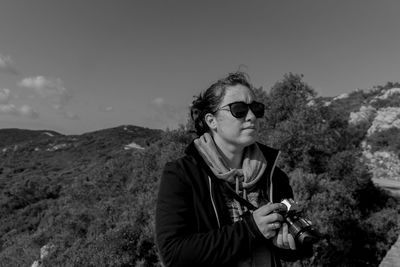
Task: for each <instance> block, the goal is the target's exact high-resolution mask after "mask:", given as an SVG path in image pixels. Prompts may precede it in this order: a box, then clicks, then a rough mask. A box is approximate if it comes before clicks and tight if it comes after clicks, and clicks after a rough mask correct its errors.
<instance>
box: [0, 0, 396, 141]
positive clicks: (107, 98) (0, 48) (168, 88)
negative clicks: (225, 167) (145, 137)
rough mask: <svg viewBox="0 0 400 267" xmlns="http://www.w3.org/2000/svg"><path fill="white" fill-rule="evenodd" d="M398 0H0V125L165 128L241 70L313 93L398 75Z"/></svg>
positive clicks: (366, 85) (267, 82)
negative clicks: (290, 79) (291, 80)
mask: <svg viewBox="0 0 400 267" xmlns="http://www.w3.org/2000/svg"><path fill="white" fill-rule="evenodd" d="M399 10H400V1H397V0H393V1H389V0H381V1H372V0H358V1H355V0H335V1H333V0H326V1H321V0H319V1H318V0H313V1H311V0H302V1H298V0H297V1H296V0H292V1H288V0H279V1H265V0H264V1H223V0H219V1H208V0H205V1H204V0H203V1H188V0H181V1H178V0H159V1H155V0H146V1H135V0H115V1H103V0H84V1H82V0H68V1H62V0H35V1H31V0H2V1H1V2H0V128H23V129H46V130H55V131H58V132H60V133H63V134H82V133H85V132H90V131H95V130H99V129H104V128H110V127H116V126H120V125H128V124H129V125H137V126H142V127H148V128H154V129H166V128H167V127H168V128H170V129H173V128H175V127H177V126H178V125H179V124H180V123H185V122H186V120H187V115H188V106H189V105H190V103H191V101H192V100H193V96H195V95H198V94H199V93H200V92H201V91H202V90H204V89H206V88H207V87H209V86H210V85H211V84H212V83H213V82H215V81H216V80H218V79H220V78H223V77H225V76H226V75H227V74H228V73H230V72H235V71H237V70H241V71H245V72H247V73H248V74H249V76H250V79H251V83H252V84H253V85H255V86H256V87H260V86H262V87H263V88H264V90H266V91H268V90H270V88H271V87H272V86H273V85H274V84H275V83H276V82H278V81H280V80H281V79H283V76H284V75H285V74H286V73H289V72H292V73H296V74H303V75H304V81H305V82H306V83H308V84H309V85H310V86H311V87H313V88H314V89H315V91H316V92H317V93H318V96H337V95H340V94H343V93H348V92H351V91H354V90H356V89H365V90H367V89H371V88H372V87H374V86H376V85H384V84H386V82H388V81H392V82H397V81H400V75H399V74H400V53H399V48H400V19H399V18H398V11H399Z"/></svg>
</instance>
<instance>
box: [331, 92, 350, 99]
mask: <svg viewBox="0 0 400 267" xmlns="http://www.w3.org/2000/svg"><path fill="white" fill-rule="evenodd" d="M348 97H349V94H348V93H344V94H341V95H338V96H336V97H335V98H333V101H336V100H339V99H345V98H348Z"/></svg>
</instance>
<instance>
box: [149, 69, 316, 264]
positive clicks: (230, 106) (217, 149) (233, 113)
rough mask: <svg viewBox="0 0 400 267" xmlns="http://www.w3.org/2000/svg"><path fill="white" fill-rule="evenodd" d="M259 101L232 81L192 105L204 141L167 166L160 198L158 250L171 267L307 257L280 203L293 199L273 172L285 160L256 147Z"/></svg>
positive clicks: (241, 80)
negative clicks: (296, 241)
mask: <svg viewBox="0 0 400 267" xmlns="http://www.w3.org/2000/svg"><path fill="white" fill-rule="evenodd" d="M255 98H256V96H255V94H254V92H253V91H252V86H251V85H250V84H249V82H248V81H247V79H246V76H245V75H244V74H243V73H234V74H230V75H229V76H228V77H226V78H224V79H221V80H219V81H217V82H216V83H214V84H213V85H211V86H210V87H209V88H208V89H207V90H206V91H205V92H204V93H203V94H200V96H199V97H198V98H197V99H195V100H194V101H193V105H192V107H191V115H192V119H193V120H194V124H195V128H196V132H197V134H198V136H199V137H198V138H197V139H195V140H194V141H193V142H192V143H191V144H190V145H189V146H188V147H187V149H186V151H185V156H184V157H182V158H180V159H178V160H176V161H174V162H170V163H167V164H166V166H165V169H164V173H163V176H162V178H161V183H160V188H159V193H158V200H157V208H156V242H157V245H158V249H159V251H160V256H161V259H162V261H163V263H164V264H165V265H166V266H280V259H286V260H296V259H298V258H299V257H300V256H301V255H302V254H304V251H301V250H300V249H296V244H295V242H294V240H293V237H292V236H291V235H290V234H289V233H288V227H287V225H286V223H284V222H283V218H282V216H281V215H280V214H279V211H280V210H284V209H285V206H284V205H283V204H280V203H279V202H280V201H281V200H282V199H283V198H292V197H293V192H292V189H291V187H290V186H289V183H288V177H287V176H286V175H285V174H284V173H283V172H282V171H281V170H280V169H279V168H277V167H275V164H276V160H277V157H278V155H279V152H278V151H277V150H274V149H272V148H268V147H266V146H264V145H262V144H260V143H256V136H257V131H258V127H259V126H258V119H260V118H262V117H263V115H264V110H265V108H264V105H263V104H262V103H259V102H257V101H256V99H255ZM308 254H309V253H308Z"/></svg>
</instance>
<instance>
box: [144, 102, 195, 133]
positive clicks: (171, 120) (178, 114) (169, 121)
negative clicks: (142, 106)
mask: <svg viewBox="0 0 400 267" xmlns="http://www.w3.org/2000/svg"><path fill="white" fill-rule="evenodd" d="M151 107H152V111H151V112H149V116H148V117H147V118H146V121H147V123H150V125H151V126H152V127H156V128H166V127H168V128H177V127H178V126H179V124H185V123H186V121H187V116H188V111H187V109H188V108H187V107H186V106H174V105H171V104H169V103H168V102H167V101H166V100H165V99H164V98H162V97H158V98H155V99H153V100H152V101H151Z"/></svg>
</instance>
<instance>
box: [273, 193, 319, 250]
mask: <svg viewBox="0 0 400 267" xmlns="http://www.w3.org/2000/svg"><path fill="white" fill-rule="evenodd" d="M281 203H282V204H284V205H285V206H286V208H287V209H286V211H280V212H279V213H280V214H281V215H282V216H283V217H284V218H285V222H286V223H287V224H288V230H289V233H290V234H291V235H292V236H293V238H294V240H295V241H296V245H298V246H310V245H312V244H314V243H316V242H317V241H318V240H319V239H320V235H319V233H318V231H317V230H315V229H314V228H313V226H312V225H311V221H309V220H307V219H306V218H304V217H302V216H301V215H302V210H301V208H300V206H299V204H298V203H297V202H295V201H294V200H293V199H291V198H289V199H286V198H285V199H283V200H282V201H281Z"/></svg>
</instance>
